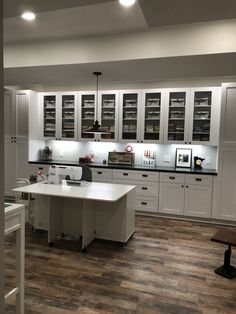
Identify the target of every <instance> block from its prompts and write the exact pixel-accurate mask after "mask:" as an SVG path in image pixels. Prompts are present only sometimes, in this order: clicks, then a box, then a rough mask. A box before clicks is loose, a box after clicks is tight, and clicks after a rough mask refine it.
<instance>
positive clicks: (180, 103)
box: [164, 87, 220, 146]
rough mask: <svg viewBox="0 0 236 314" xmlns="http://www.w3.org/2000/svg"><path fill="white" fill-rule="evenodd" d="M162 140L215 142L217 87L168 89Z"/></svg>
mask: <svg viewBox="0 0 236 314" xmlns="http://www.w3.org/2000/svg"><path fill="white" fill-rule="evenodd" d="M166 109H167V110H166V117H165V122H167V123H166V124H165V129H164V130H165V131H164V143H166V144H171V143H172V144H174V143H179V144H198V145H199V144H204V145H212V146H214V145H215V146H216V145H218V139H219V119H220V88H217V87H207V88H206V87H203V88H194V89H190V88H189V89H185V90H180V89H175V90H169V91H168V100H167V103H166Z"/></svg>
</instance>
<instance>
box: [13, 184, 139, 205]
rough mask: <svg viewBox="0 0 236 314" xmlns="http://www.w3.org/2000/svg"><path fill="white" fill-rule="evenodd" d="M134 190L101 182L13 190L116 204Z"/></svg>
mask: <svg viewBox="0 0 236 314" xmlns="http://www.w3.org/2000/svg"><path fill="white" fill-rule="evenodd" d="M134 188H135V186H134V185H123V184H112V183H100V182H82V184H81V186H69V185H66V184H60V185H57V184H45V182H40V183H34V184H31V185H26V186H23V187H20V188H17V189H13V191H17V192H23V193H32V194H39V195H49V196H59V197H69V198H81V199H88V200H97V201H108V202H115V201H117V200H118V199H120V198H121V197H123V196H125V195H126V194H127V193H129V192H130V191H131V190H133V189H134Z"/></svg>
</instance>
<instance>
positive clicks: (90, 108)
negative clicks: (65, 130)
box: [77, 92, 97, 141]
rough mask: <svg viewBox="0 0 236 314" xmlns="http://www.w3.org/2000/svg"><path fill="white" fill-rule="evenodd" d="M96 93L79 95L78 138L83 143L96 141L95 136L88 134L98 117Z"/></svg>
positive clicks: (81, 93)
mask: <svg viewBox="0 0 236 314" xmlns="http://www.w3.org/2000/svg"><path fill="white" fill-rule="evenodd" d="M96 102H97V99H96V92H80V93H79V110H78V111H79V115H78V118H77V120H78V138H79V140H81V141H88V140H94V139H96V138H95V136H94V134H92V133H87V132H88V131H89V130H90V129H91V128H92V126H93V124H94V121H95V120H96V116H97V108H96Z"/></svg>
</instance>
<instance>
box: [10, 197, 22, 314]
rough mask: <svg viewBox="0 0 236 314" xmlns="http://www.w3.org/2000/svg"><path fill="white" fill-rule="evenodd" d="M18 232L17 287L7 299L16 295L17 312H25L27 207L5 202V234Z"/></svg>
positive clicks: (19, 313)
mask: <svg viewBox="0 0 236 314" xmlns="http://www.w3.org/2000/svg"><path fill="white" fill-rule="evenodd" d="M11 232H16V287H15V288H14V289H12V290H11V291H10V292H8V293H7V294H6V295H5V300H6V299H7V298H8V297H10V296H12V295H16V313H17V314H24V266H25V207H24V205H21V204H10V203H5V235H7V234H9V233H11Z"/></svg>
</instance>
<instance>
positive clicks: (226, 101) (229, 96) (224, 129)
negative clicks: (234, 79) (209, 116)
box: [220, 83, 236, 146]
mask: <svg viewBox="0 0 236 314" xmlns="http://www.w3.org/2000/svg"><path fill="white" fill-rule="evenodd" d="M235 117H236V83H225V84H222V102H221V121H220V146H236V127H235Z"/></svg>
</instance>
